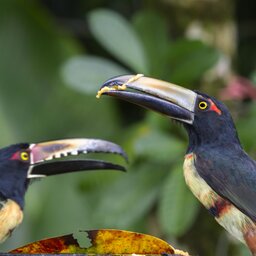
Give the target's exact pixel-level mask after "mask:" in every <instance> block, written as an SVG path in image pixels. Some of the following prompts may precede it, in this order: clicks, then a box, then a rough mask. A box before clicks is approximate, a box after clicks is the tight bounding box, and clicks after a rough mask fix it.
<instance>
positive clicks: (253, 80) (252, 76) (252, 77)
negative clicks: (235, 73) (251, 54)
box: [250, 70, 256, 85]
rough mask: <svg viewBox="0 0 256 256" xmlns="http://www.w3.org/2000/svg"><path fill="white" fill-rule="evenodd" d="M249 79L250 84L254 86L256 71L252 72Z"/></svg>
mask: <svg viewBox="0 0 256 256" xmlns="http://www.w3.org/2000/svg"><path fill="white" fill-rule="evenodd" d="M250 77H251V80H252V82H253V83H254V84H255V85H256V70H255V71H253V72H252V74H251V76H250Z"/></svg>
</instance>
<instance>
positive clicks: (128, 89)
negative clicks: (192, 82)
mask: <svg viewBox="0 0 256 256" xmlns="http://www.w3.org/2000/svg"><path fill="white" fill-rule="evenodd" d="M101 94H103V95H110V96H114V97H117V98H119V99H123V100H126V101H129V102H131V103H134V104H137V105H140V106H142V107H145V108H148V109H152V110H155V111H156V112H159V113H162V114H164V115H167V116H169V117H171V118H173V119H176V120H179V121H182V122H185V123H189V124H192V123H193V121H194V108H195V102H196V98H197V94H196V93H195V92H193V91H191V90H188V89H185V88H183V87H180V86H178V85H175V84H171V83H168V82H164V81H161V80H158V79H154V78H150V77H144V76H143V75H136V76H132V75H125V76H118V77H114V78H111V79H109V80H107V81H106V82H105V83H104V84H103V86H102V87H101V89H100V90H99V92H98V95H97V97H98V98H99V97H100V96H101Z"/></svg>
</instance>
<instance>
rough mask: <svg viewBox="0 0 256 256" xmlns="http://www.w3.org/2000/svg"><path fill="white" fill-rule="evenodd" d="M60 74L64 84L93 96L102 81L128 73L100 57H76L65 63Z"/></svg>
mask: <svg viewBox="0 0 256 256" xmlns="http://www.w3.org/2000/svg"><path fill="white" fill-rule="evenodd" d="M61 73H62V77H63V79H64V81H65V82H66V84H67V85H69V86H70V87H72V88H73V89H75V90H77V91H79V92H83V93H86V94H92V95H95V94H96V93H97V91H98V90H99V87H100V85H101V84H103V82H104V81H106V80H107V79H109V78H110V77H113V76H117V75H120V74H127V73H129V71H127V70H126V69H124V68H122V67H120V66H119V65H118V64H115V63H113V62H112V61H110V60H107V59H103V58H100V57H95V56H76V57H73V58H71V59H69V60H68V61H67V62H66V63H65V65H64V66H63V68H62V72H61Z"/></svg>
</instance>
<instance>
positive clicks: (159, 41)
mask: <svg viewBox="0 0 256 256" xmlns="http://www.w3.org/2000/svg"><path fill="white" fill-rule="evenodd" d="M149 24H150V25H149ZM133 25H134V27H135V29H136V31H137V32H138V35H139V37H140V38H141V40H142V42H143V45H144V49H145V52H146V54H147V56H148V60H149V66H150V74H151V76H159V77H161V76H162V73H163V70H164V66H165V65H166V59H167V58H166V55H167V52H168V49H169V47H168V45H169V44H170V42H169V40H168V28H167V23H166V21H165V19H164V18H163V16H161V15H160V14H159V13H157V12H154V11H152V10H144V11H140V12H137V14H136V15H134V17H133Z"/></svg>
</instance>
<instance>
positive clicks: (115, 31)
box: [88, 9, 148, 73]
mask: <svg viewBox="0 0 256 256" xmlns="http://www.w3.org/2000/svg"><path fill="white" fill-rule="evenodd" d="M88 21H89V26H90V29H91V32H92V33H93V35H94V36H95V38H96V39H97V40H98V42H99V43H100V44H101V45H102V46H103V47H105V48H106V49H107V50H108V51H109V52H110V53H112V54H113V55H114V56H115V57H116V58H117V59H118V60H120V61H121V62H123V63H124V64H126V65H127V66H129V67H130V68H131V69H132V70H134V71H135V72H137V73H147V72H148V65H147V60H146V56H145V53H144V49H143V46H142V44H141V42H140V40H139V38H138V36H137V34H136V32H135V31H134V29H133V28H132V26H131V24H130V23H129V22H128V21H127V20H125V19H124V18H123V17H122V16H121V15H119V14H118V13H116V12H113V11H111V10H107V9H99V10H96V11H93V12H91V13H90V14H89V17H88Z"/></svg>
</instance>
